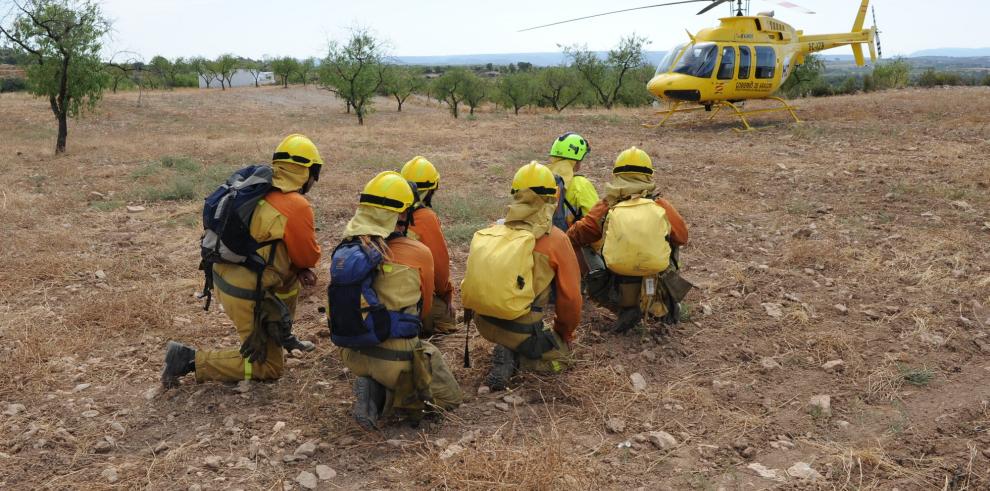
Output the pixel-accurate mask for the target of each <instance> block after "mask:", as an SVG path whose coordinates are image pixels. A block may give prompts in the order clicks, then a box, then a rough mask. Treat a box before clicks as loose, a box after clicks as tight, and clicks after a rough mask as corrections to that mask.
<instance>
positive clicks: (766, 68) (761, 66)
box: [756, 46, 777, 79]
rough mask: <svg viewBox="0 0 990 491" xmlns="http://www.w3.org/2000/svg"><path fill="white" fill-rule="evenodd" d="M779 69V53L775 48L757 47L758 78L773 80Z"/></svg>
mask: <svg viewBox="0 0 990 491" xmlns="http://www.w3.org/2000/svg"><path fill="white" fill-rule="evenodd" d="M776 69H777V52H776V51H774V49H773V46H757V47H756V78H762V79H768V78H773V75H774V72H775V71H776Z"/></svg>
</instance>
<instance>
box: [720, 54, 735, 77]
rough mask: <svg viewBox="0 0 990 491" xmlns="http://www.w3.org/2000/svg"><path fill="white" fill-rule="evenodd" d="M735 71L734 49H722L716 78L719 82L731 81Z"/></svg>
mask: <svg viewBox="0 0 990 491" xmlns="http://www.w3.org/2000/svg"><path fill="white" fill-rule="evenodd" d="M735 71H736V48H733V47H732V46H725V47H723V48H722V62H721V63H720V64H719V65H718V72H717V74H716V78H718V79H719V80H732V76H733V75H734V74H735Z"/></svg>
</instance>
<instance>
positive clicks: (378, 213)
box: [344, 205, 399, 238]
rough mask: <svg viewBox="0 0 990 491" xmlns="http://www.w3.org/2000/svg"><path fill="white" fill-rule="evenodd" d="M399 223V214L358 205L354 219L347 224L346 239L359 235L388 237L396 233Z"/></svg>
mask: <svg viewBox="0 0 990 491" xmlns="http://www.w3.org/2000/svg"><path fill="white" fill-rule="evenodd" d="M398 222H399V214H398V213H396V212H394V211H391V210H386V209H384V208H378V207H377V206H364V205H358V207H357V211H355V212H354V217H353V218H351V221H349V222H347V227H345V228H344V237H345V238H350V237H356V236H358V235H374V236H377V237H388V236H389V235H390V234H391V233H392V232H394V231H395V225H396V223H398Z"/></svg>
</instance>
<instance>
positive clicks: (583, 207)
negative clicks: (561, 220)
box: [548, 157, 598, 225]
mask: <svg viewBox="0 0 990 491" xmlns="http://www.w3.org/2000/svg"><path fill="white" fill-rule="evenodd" d="M575 164H577V162H575V161H573V160H569V159H562V158H559V157H554V158H552V159H550V164H549V165H548V166H549V167H550V170H551V171H552V172H553V173H554V175H557V176H560V178H561V179H563V180H564V187H565V188H566V189H567V191H566V193H565V194H564V196H563V199H564V201H566V205H565V210H566V211H567V225H571V224H572V223H574V222H575V221H576V220H579V219H581V217H583V216H585V215H587V214H588V212H589V211H591V208H592V207H594V206H595V204H596V203H598V191H597V190H596V189H595V185H594V184H592V183H591V181H589V180H588V178H587V177H584V176H582V175H580V174H575V173H574V165H575ZM568 205H569V206H568ZM571 209H573V210H574V211H576V212H577V216H574V215H573V214H572V213H571V212H570V210H571Z"/></svg>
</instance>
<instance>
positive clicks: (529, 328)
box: [480, 315, 543, 335]
mask: <svg viewBox="0 0 990 491" xmlns="http://www.w3.org/2000/svg"><path fill="white" fill-rule="evenodd" d="M480 317H482V318H483V319H485V321H487V322H489V323H490V324H494V325H495V327H498V328H500V329H505V330H506V331H509V332H514V333H516V334H528V335H533V334H537V333H539V332H541V331H543V321H539V322H534V323H532V324H523V323H521V322H515V321H507V320H505V319H499V318H496V317H490V316H487V315H481V316H480Z"/></svg>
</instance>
